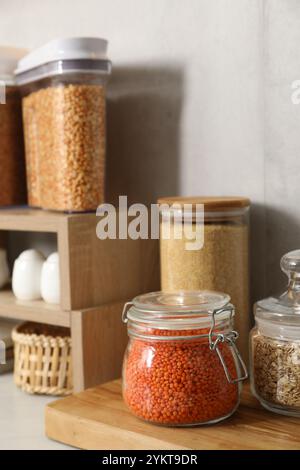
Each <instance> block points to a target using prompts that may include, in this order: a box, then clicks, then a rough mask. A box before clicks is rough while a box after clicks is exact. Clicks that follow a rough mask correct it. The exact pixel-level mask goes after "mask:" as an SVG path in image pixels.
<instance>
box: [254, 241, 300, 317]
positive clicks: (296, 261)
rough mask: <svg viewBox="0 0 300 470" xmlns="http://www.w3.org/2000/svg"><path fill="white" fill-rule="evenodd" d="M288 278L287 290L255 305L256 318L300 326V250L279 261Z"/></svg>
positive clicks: (286, 255)
mask: <svg viewBox="0 0 300 470" xmlns="http://www.w3.org/2000/svg"><path fill="white" fill-rule="evenodd" d="M280 267H281V269H282V271H283V272H284V273H285V274H286V275H287V277H288V288H287V290H286V291H285V292H284V293H283V294H281V295H279V296H272V297H268V298H266V299H263V300H260V301H258V302H257V303H256V309H255V310H256V311H255V314H256V316H258V317H260V318H263V319H265V320H271V321H275V322H280V323H286V324H289V325H294V326H300V250H295V251H291V252H289V253H287V254H285V255H284V256H283V257H282V258H281V261H280Z"/></svg>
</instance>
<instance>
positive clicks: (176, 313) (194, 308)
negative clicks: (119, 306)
mask: <svg viewBox="0 0 300 470" xmlns="http://www.w3.org/2000/svg"><path fill="white" fill-rule="evenodd" d="M229 301H230V297H229V296H228V295H225V294H221V293H217V292H209V291H197V292H178V293H170V294H168V293H162V292H154V293H150V294H145V295H141V296H139V297H136V298H135V299H133V301H132V302H130V303H129V304H126V305H125V307H124V312H123V320H124V321H126V322H127V326H128V335H129V338H130V340H129V343H128V347H127V351H126V353H125V359H124V365H123V397H124V400H125V402H126V404H127V406H128V407H129V409H130V410H131V411H132V412H133V413H134V414H135V415H136V416H138V417H139V418H142V419H144V420H146V421H149V422H152V423H156V424H162V425H172V426H188V425H199V424H208V423H216V422H218V421H221V420H223V419H225V418H227V417H229V416H230V415H231V414H232V413H234V411H235V410H236V409H237V407H238V404H239V396H240V390H241V385H240V382H241V381H242V380H243V379H245V378H246V377H247V370H246V367H245V365H244V363H243V361H242V359H241V356H240V354H239V352H238V350H237V348H236V346H235V340H236V338H237V333H236V332H235V331H234V330H233V316H234V307H233V305H232V304H230V303H229ZM241 369H243V371H242V370H241Z"/></svg>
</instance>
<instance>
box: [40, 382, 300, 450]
mask: <svg viewBox="0 0 300 470" xmlns="http://www.w3.org/2000/svg"><path fill="white" fill-rule="evenodd" d="M46 434H47V436H48V437H49V438H50V439H54V440H56V441H59V442H63V443H65V444H69V445H71V446H74V447H79V448H81V449H93V450H100V449H104V450H108V449H109V450H117V449H119V450H137V449H142V450H165V449H168V450H172V449H192V450H195V449H197V450H203V449H226V450H227V449H243V450H246V449H297V450H299V449H300V419H297V418H289V417H286V416H281V415H277V414H274V413H270V412H268V411H265V410H263V409H262V408H261V407H260V405H259V404H258V402H257V400H256V399H255V398H254V397H252V395H251V393H250V390H249V386H248V385H246V386H244V392H243V396H242V404H241V406H240V407H239V409H238V411H237V412H236V413H235V414H234V416H233V417H231V418H229V419H227V420H226V421H223V422H222V423H219V424H215V425H212V426H202V427H201V426H199V427H194V428H168V427H162V426H155V425H151V424H148V423H145V422H143V421H141V420H139V419H137V418H135V417H134V416H133V415H132V414H131V413H130V412H129V411H128V409H127V408H126V406H125V405H124V403H123V400H122V395H121V384H120V381H114V382H109V383H107V384H104V385H100V386H98V387H95V388H91V389H89V390H86V391H84V392H81V393H78V394H76V395H73V396H70V397H67V398H64V399H61V400H58V401H56V402H54V403H51V404H49V405H48V406H47V408H46Z"/></svg>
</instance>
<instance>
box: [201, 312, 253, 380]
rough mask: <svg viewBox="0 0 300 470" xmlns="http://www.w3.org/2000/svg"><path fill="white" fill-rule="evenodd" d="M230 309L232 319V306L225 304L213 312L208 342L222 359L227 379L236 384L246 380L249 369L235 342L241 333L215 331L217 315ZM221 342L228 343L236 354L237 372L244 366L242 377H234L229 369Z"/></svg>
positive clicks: (234, 354)
mask: <svg viewBox="0 0 300 470" xmlns="http://www.w3.org/2000/svg"><path fill="white" fill-rule="evenodd" d="M228 310H229V311H230V318H229V319H230V320H231V319H232V315H233V310H234V308H233V307H232V306H229V305H227V306H225V307H223V308H220V309H216V310H214V311H212V312H211V328H210V331H209V333H208V342H209V348H210V350H211V351H216V353H217V354H218V357H219V359H220V362H221V364H222V366H223V369H224V372H225V375H226V379H227V380H228V382H229V383H231V384H235V383H238V382H242V381H243V380H246V379H247V378H248V371H247V367H246V365H245V363H244V361H243V359H242V356H241V354H240V352H239V350H238V348H237V346H236V344H235V342H236V340H237V339H238V337H239V334H238V332H237V331H234V330H232V331H230V332H229V333H227V334H224V333H214V329H215V326H216V318H215V317H216V315H219V314H220V313H223V312H226V311H228ZM219 343H228V344H229V346H230V347H231V348H232V351H233V356H234V359H235V361H236V369H237V372H238V373H240V367H241V368H242V371H243V375H242V376H240V377H237V378H236V379H233V378H232V377H231V375H230V373H229V370H228V367H227V365H226V362H225V359H224V356H223V354H222V353H221V351H220V348H219V346H218V345H219Z"/></svg>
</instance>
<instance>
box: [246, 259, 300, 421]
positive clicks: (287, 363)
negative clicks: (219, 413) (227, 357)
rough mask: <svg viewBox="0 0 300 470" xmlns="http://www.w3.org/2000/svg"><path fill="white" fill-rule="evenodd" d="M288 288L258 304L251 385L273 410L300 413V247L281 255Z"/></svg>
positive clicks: (299, 414)
mask: <svg viewBox="0 0 300 470" xmlns="http://www.w3.org/2000/svg"><path fill="white" fill-rule="evenodd" d="M281 269H282V270H283V271H284V272H285V273H286V274H287V276H288V278H289V282H288V289H287V291H286V292H284V293H283V294H282V295H280V296H279V297H269V298H267V299H264V300H261V301H259V302H257V303H256V305H255V311H254V313H255V327H254V328H253V330H252V332H251V339H250V349H251V387H252V392H253V393H254V395H255V396H256V397H257V398H258V400H259V401H260V402H261V404H262V405H263V406H264V407H265V408H267V409H268V410H270V411H274V412H277V413H281V414H286V415H291V416H299V417H300V250H296V251H292V252H290V253H287V254H286V255H285V256H283V257H282V259H281Z"/></svg>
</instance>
